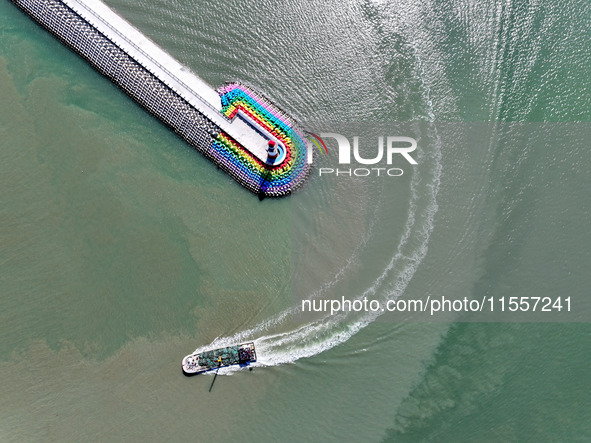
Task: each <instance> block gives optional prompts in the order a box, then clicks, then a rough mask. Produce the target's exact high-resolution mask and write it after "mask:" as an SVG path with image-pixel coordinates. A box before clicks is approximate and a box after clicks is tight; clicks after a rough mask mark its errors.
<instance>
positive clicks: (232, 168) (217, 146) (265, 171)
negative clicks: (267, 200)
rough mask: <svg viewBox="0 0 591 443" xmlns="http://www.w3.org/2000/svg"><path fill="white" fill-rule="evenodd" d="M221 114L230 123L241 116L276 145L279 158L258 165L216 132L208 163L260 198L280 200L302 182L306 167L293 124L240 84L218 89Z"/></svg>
mask: <svg viewBox="0 0 591 443" xmlns="http://www.w3.org/2000/svg"><path fill="white" fill-rule="evenodd" d="M218 92H219V94H220V97H221V101H222V113H223V114H224V115H225V116H226V117H227V118H229V119H230V120H232V119H234V118H239V117H238V114H239V113H241V115H243V116H244V115H245V116H246V118H247V119H248V120H249V121H251V122H252V123H253V124H255V125H258V126H259V127H260V128H262V129H263V131H264V133H265V134H269V135H270V136H272V137H273V138H275V139H276V140H278V141H279V147H280V151H281V154H280V155H279V158H278V159H277V160H276V161H273V160H267V161H262V160H261V159H260V158H259V157H257V156H255V155H253V153H251V152H250V151H248V149H246V148H245V147H244V146H241V145H240V144H239V143H237V142H236V141H235V140H233V139H232V137H230V136H229V135H228V134H226V133H225V132H220V133H219V134H218V136H217V139H216V141H215V142H214V144H213V147H212V150H211V151H210V152H209V153H210V154H211V156H212V160H213V161H215V163H217V164H218V165H219V166H220V167H221V168H222V169H224V170H225V171H226V172H227V173H228V174H230V175H231V176H232V177H233V178H234V179H235V180H237V181H238V182H239V183H240V184H241V185H242V186H244V187H245V188H247V189H249V190H250V191H252V192H254V193H255V194H258V195H259V196H260V197H282V196H285V195H288V194H290V193H291V192H292V191H294V190H295V189H297V188H298V187H299V186H301V185H302V183H303V182H304V181H305V179H306V178H307V176H308V175H309V173H310V167H311V165H310V164H308V163H307V147H306V143H305V142H304V137H303V136H302V134H301V133H300V132H299V131H298V130H297V129H296V127H295V125H294V122H293V121H292V120H291V119H290V118H289V117H288V116H287V115H286V114H285V113H284V112H283V111H281V110H280V109H279V108H278V107H277V106H276V105H274V104H273V103H272V102H271V101H270V100H268V99H267V98H264V97H263V96H261V95H260V94H258V93H256V92H255V91H254V90H253V89H252V88H250V87H247V86H245V85H243V84H241V83H228V84H226V85H225V86H222V87H221V88H219V89H218Z"/></svg>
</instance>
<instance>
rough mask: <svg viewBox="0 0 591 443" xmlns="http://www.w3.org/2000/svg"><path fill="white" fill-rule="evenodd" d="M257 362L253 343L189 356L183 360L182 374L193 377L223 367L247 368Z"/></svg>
mask: <svg viewBox="0 0 591 443" xmlns="http://www.w3.org/2000/svg"><path fill="white" fill-rule="evenodd" d="M255 361H257V354H256V351H255V349H254V343H243V344H241V345H235V346H229V347H227V348H220V349H212V350H210V351H205V352H199V353H195V354H189V355H187V356H186V357H185V358H183V362H182V367H183V374H185V375H195V374H201V373H203V372H207V371H213V370H215V369H218V368H223V367H224V366H234V365H239V366H248V365H249V364H251V363H254V362H255Z"/></svg>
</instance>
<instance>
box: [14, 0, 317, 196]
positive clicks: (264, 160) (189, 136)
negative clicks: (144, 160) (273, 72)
mask: <svg viewBox="0 0 591 443" xmlns="http://www.w3.org/2000/svg"><path fill="white" fill-rule="evenodd" d="M11 1H12V2H13V3H14V4H16V5H17V6H18V7H19V8H20V9H21V10H23V11H24V12H25V13H26V14H28V15H29V16H30V17H31V18H33V19H34V20H35V21H36V22H37V23H39V24H40V25H41V26H42V27H44V28H45V29H47V30H48V31H49V32H50V33H52V34H53V35H54V36H55V37H57V38H58V39H59V40H60V41H62V42H63V43H64V44H65V45H66V46H68V47H69V48H70V49H72V50H73V51H74V52H76V53H77V54H79V55H80V56H81V57H83V58H84V59H85V60H86V61H87V62H88V63H89V64H90V65H91V66H92V67H93V68H95V69H96V70H97V71H98V72H100V73H101V74H103V75H104V76H105V77H107V78H108V79H109V80H111V81H112V82H113V83H114V84H115V85H116V86H117V87H119V88H120V89H121V90H123V91H124V92H125V93H126V94H127V95H129V96H130V97H131V98H132V99H133V100H135V101H136V102H137V103H139V104H140V105H141V106H142V107H143V108H144V109H146V110H147V111H148V112H150V113H151V114H152V115H154V116H155V117H157V118H158V119H159V120H160V121H162V122H163V123H164V124H166V125H167V126H169V127H170V128H171V129H172V130H173V131H174V132H175V133H176V134H177V135H179V137H181V138H182V139H183V140H185V141H186V142H187V143H188V144H189V145H191V146H192V147H193V148H195V149H196V150H197V151H199V152H201V153H202V154H203V155H204V156H205V157H207V158H209V159H210V160H211V161H212V162H213V163H215V164H216V165H217V166H218V167H219V168H221V169H223V170H224V171H226V172H227V173H228V174H229V175H230V176H231V177H232V178H234V179H235V180H236V181H237V182H238V183H240V184H241V185H242V186H244V187H245V188H247V189H248V190H250V191H252V192H253V193H255V194H257V195H259V197H261V198H263V197H281V196H285V195H288V194H290V193H291V192H292V191H294V190H295V189H297V188H298V187H299V186H301V185H302V184H303V182H304V181H305V179H306V178H307V177H308V175H309V173H310V168H311V165H310V164H309V163H308V162H307V147H306V143H305V142H304V137H303V135H302V133H301V131H300V130H299V129H298V128H297V125H296V124H295V122H294V121H293V120H292V119H291V118H290V117H289V116H288V115H287V114H286V113H285V112H283V111H282V110H281V109H279V107H277V106H276V105H275V104H274V103H273V102H272V101H271V100H269V99H268V98H266V97H264V96H262V95H261V94H259V93H257V92H256V91H255V90H254V89H253V88H252V87H249V86H246V85H244V84H242V83H238V82H234V83H227V84H225V85H224V86H222V87H220V88H219V89H218V90H217V91H215V90H213V89H212V88H211V87H209V86H208V85H207V84H206V83H205V82H203V81H202V80H201V79H200V78H199V77H197V76H196V75H195V74H193V73H191V72H190V71H189V70H188V68H186V67H185V66H183V65H181V64H180V63H179V62H178V61H176V60H175V59H174V58H172V57H171V56H170V55H169V54H167V53H166V52H165V51H163V50H162V49H161V48H159V47H158V46H157V45H156V44H154V43H153V42H152V41H150V40H149V39H148V38H147V37H146V36H144V35H143V34H142V33H140V32H139V31H138V30H137V29H136V28H134V27H133V26H132V25H130V24H129V23H128V22H126V21H125V20H124V19H122V18H121V17H120V16H119V15H117V14H116V13H115V12H113V11H112V10H111V9H109V8H108V7H107V6H106V5H105V4H104V3H102V2H101V1H99V0H11Z"/></svg>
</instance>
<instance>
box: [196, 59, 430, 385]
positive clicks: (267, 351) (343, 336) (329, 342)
mask: <svg viewBox="0 0 591 443" xmlns="http://www.w3.org/2000/svg"><path fill="white" fill-rule="evenodd" d="M415 58H416V60H417V71H418V72H417V74H418V76H419V78H420V79H421V82H422V83H423V88H424V94H423V99H424V100H425V103H426V104H427V107H428V121H429V122H430V123H431V127H432V128H433V135H434V138H435V143H434V145H435V149H434V151H433V153H431V154H430V155H426V154H425V153H424V152H423V151H422V150H420V149H418V150H417V152H418V155H419V158H420V159H421V162H420V163H428V162H431V163H432V166H431V170H430V171H429V172H428V173H429V175H431V180H430V182H429V183H427V184H425V183H423V185H422V186H421V190H420V192H419V189H418V188H419V186H420V185H421V182H424V180H425V178H424V177H421V175H420V174H419V172H418V170H415V172H414V173H413V176H412V179H411V183H410V191H411V199H410V202H409V213H408V217H407V220H406V222H405V227H404V232H403V234H402V236H401V238H400V241H399V243H398V246H397V248H396V251H395V253H394V255H393V256H392V258H391V260H390V262H389V263H388V264H387V265H386V267H385V268H384V270H383V271H382V273H381V274H380V276H379V277H378V278H377V279H376V280H375V281H374V282H373V284H372V285H371V286H370V287H368V288H367V289H366V290H365V291H364V292H363V293H362V294H360V295H359V296H358V297H357V298H358V299H361V298H363V297H372V299H376V300H379V301H380V302H385V301H386V300H391V299H395V298H397V297H399V296H400V295H402V294H403V292H404V290H405V289H406V287H407V285H408V283H409V282H410V280H411V278H412V277H413V275H414V273H415V271H416V270H417V268H418V267H419V265H420V264H421V262H422V260H423V258H424V257H425V255H426V253H427V249H428V242H429V238H430V236H431V232H432V231H433V228H434V217H435V214H436V212H437V209H438V205H437V194H438V192H439V186H440V179H441V170H442V165H441V155H442V154H441V141H440V138H439V134H438V132H437V128H436V127H435V125H434V121H435V114H434V112H433V107H432V104H431V99H430V90H429V87H428V85H426V84H425V83H424V80H423V75H424V71H423V66H422V62H421V59H420V56H419V55H418V54H417V52H415ZM421 196H423V197H424V198H426V199H427V200H428V203H427V204H426V205H425V207H424V208H423V209H419V205H418V201H419V199H420V198H421ZM417 225H419V226H417ZM366 241H367V238H365V239H364V241H363V242H362V244H365V243H366ZM417 241H418V246H415V247H414V248H413V249H412V250H411V251H407V249H408V248H409V247H410V244H411V243H413V244H415V243H416V242H417ZM356 252H357V248H356V251H355V252H354V254H353V256H352V257H350V258H349V260H348V261H347V263H346V264H345V266H344V267H343V269H341V270H340V271H339V272H337V274H335V276H334V277H333V279H332V280H331V281H329V282H328V283H326V284H325V285H324V286H323V287H321V288H319V289H318V290H317V291H315V292H314V293H313V294H311V295H310V297H309V298H315V297H317V296H319V295H320V294H322V293H324V292H325V291H326V290H327V289H328V288H329V287H331V286H333V285H334V284H336V283H337V282H338V281H339V280H340V279H341V277H342V276H343V275H344V272H345V271H346V269H348V268H349V267H350V266H351V265H352V263H353V262H354V255H355V254H356ZM395 269H399V271H398V272H397V274H396V275H395V276H392V275H391V274H392V273H393V272H395V271H394V270H395ZM299 312H300V307H299V306H294V307H291V308H289V309H286V310H285V311H283V312H281V313H279V314H278V315H276V316H274V317H271V318H269V319H268V320H266V321H264V322H262V323H260V324H258V325H256V326H255V327H253V328H251V329H247V330H244V331H241V332H238V333H237V334H234V335H233V336H229V337H218V338H217V339H215V340H214V341H213V342H212V343H210V344H209V345H207V346H203V347H200V348H198V349H196V350H195V352H202V351H204V350H206V349H211V348H218V347H223V346H231V345H234V344H237V343H239V342H243V341H247V340H252V339H255V340H254V342H255V345H256V348H257V357H258V361H257V363H255V364H254V366H275V365H280V364H286V363H293V362H295V361H296V360H298V359H300V358H306V357H311V356H313V355H316V354H319V353H321V352H323V351H326V350H328V349H331V348H333V347H335V346H337V345H339V344H342V343H344V342H345V341H347V340H348V339H349V338H351V337H352V336H353V335H355V334H356V333H357V332H359V331H360V330H361V329H363V328H364V327H366V326H367V325H369V324H370V323H371V322H373V321H374V320H375V319H376V318H377V317H379V316H380V315H381V314H382V312H381V311H376V312H367V313H358V312H343V313H339V314H337V315H330V314H326V315H325V316H323V317H322V318H320V319H318V320H315V321H311V322H307V323H304V324H302V325H301V326H299V327H297V328H296V329H293V330H290V331H286V332H278V333H267V335H265V332H268V331H270V330H271V329H272V328H273V327H275V326H278V325H280V324H281V323H283V322H284V321H285V320H286V319H288V318H290V319H291V318H292V317H293V316H295V315H297V314H298V313H299ZM257 336H258V338H255V337H257ZM239 369H240V368H238V367H229V368H224V370H220V374H231V373H233V372H234V371H236V370H239Z"/></svg>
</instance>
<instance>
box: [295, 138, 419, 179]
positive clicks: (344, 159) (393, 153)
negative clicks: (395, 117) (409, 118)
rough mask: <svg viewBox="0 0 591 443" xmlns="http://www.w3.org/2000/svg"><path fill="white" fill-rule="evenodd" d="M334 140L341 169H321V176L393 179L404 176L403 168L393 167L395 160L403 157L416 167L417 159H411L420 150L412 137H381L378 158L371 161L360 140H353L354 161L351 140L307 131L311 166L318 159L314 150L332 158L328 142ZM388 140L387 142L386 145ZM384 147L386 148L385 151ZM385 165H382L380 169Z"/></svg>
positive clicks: (376, 155)
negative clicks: (327, 140) (362, 153)
mask: <svg viewBox="0 0 591 443" xmlns="http://www.w3.org/2000/svg"><path fill="white" fill-rule="evenodd" d="M326 138H331V139H334V140H336V142H337V146H338V165H339V166H338V167H336V168H335V167H333V168H328V167H322V168H319V171H318V174H319V175H321V176H322V175H335V176H349V177H352V176H356V177H365V176H368V175H378V176H379V175H386V176H390V177H400V176H401V175H402V174H404V171H403V170H402V169H401V168H397V167H391V166H392V164H393V159H394V158H398V156H402V158H404V159H405V160H406V161H407V162H408V163H409V164H411V165H416V164H417V162H416V160H415V159H414V158H413V157H412V156H411V152H413V151H414V150H416V149H417V141H416V140H415V139H414V138H412V137H403V136H387V137H383V136H380V137H378V145H377V151H376V153H375V156H373V157H370V158H365V157H362V156H361V154H360V152H359V137H358V136H354V137H353V160H352V159H351V143H350V142H349V139H348V138H347V137H345V136H344V135H342V134H338V133H336V132H321V133H320V135H316V134H314V133H312V132H307V137H306V139H307V145H308V163H312V162H313V160H314V151H315V149H314V148H317V149H318V151H319V152H320V154H321V155H323V156H324V155H326V156H329V150H328V148H327V146H326V142H325V141H324V139H326ZM384 139H385V143H384ZM384 145H385V146H386V147H385V149H384ZM341 165H352V166H356V165H362V166H359V167H352V166H350V167H348V168H347V167H346V166H341ZM370 165H371V166H372V167H369V166H370ZM380 165H381V166H380Z"/></svg>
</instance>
